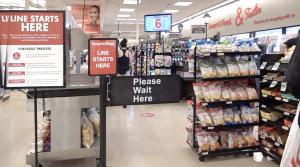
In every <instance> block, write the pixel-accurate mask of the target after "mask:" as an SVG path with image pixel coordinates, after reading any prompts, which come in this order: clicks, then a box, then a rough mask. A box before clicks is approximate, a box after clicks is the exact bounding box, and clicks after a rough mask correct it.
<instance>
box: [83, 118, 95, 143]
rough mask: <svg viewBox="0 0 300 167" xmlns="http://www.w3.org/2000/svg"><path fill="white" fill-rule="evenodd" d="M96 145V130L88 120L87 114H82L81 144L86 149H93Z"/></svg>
mask: <svg viewBox="0 0 300 167" xmlns="http://www.w3.org/2000/svg"><path fill="white" fill-rule="evenodd" d="M93 143H94V128H93V124H92V123H91V122H90V121H89V120H88V118H87V117H86V115H85V113H84V112H83V113H82V118H81V144H82V145H83V146H84V147H85V148H91V147H92V145H93Z"/></svg>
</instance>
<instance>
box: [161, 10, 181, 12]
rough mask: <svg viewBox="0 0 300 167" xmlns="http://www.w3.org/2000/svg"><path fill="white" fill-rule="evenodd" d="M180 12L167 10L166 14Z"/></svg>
mask: <svg viewBox="0 0 300 167" xmlns="http://www.w3.org/2000/svg"><path fill="white" fill-rule="evenodd" d="M178 11H179V10H165V11H164V13H177V12H178Z"/></svg>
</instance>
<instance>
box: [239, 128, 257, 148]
mask: <svg viewBox="0 0 300 167" xmlns="http://www.w3.org/2000/svg"><path fill="white" fill-rule="evenodd" d="M242 135H243V137H244V139H245V140H246V142H247V145H248V146H256V145H257V141H256V139H255V137H254V136H253V128H249V129H246V131H244V132H242Z"/></svg>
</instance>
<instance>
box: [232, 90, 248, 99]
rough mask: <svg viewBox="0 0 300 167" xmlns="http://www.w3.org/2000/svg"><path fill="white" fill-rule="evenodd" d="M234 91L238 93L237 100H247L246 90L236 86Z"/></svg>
mask: <svg viewBox="0 0 300 167" xmlns="http://www.w3.org/2000/svg"><path fill="white" fill-rule="evenodd" d="M234 92H235V93H236V94H238V96H239V98H240V99H239V100H248V98H249V97H248V94H247V92H246V91H245V89H244V88H242V87H236V88H235V90H234Z"/></svg>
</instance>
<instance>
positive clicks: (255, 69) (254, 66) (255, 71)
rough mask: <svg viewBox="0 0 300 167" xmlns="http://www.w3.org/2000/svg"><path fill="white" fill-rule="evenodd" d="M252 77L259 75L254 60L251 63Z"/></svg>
mask: <svg viewBox="0 0 300 167" xmlns="http://www.w3.org/2000/svg"><path fill="white" fill-rule="evenodd" d="M249 69H250V75H259V71H258V70H257V65H256V62H255V61H254V60H252V61H250V62H249Z"/></svg>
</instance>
